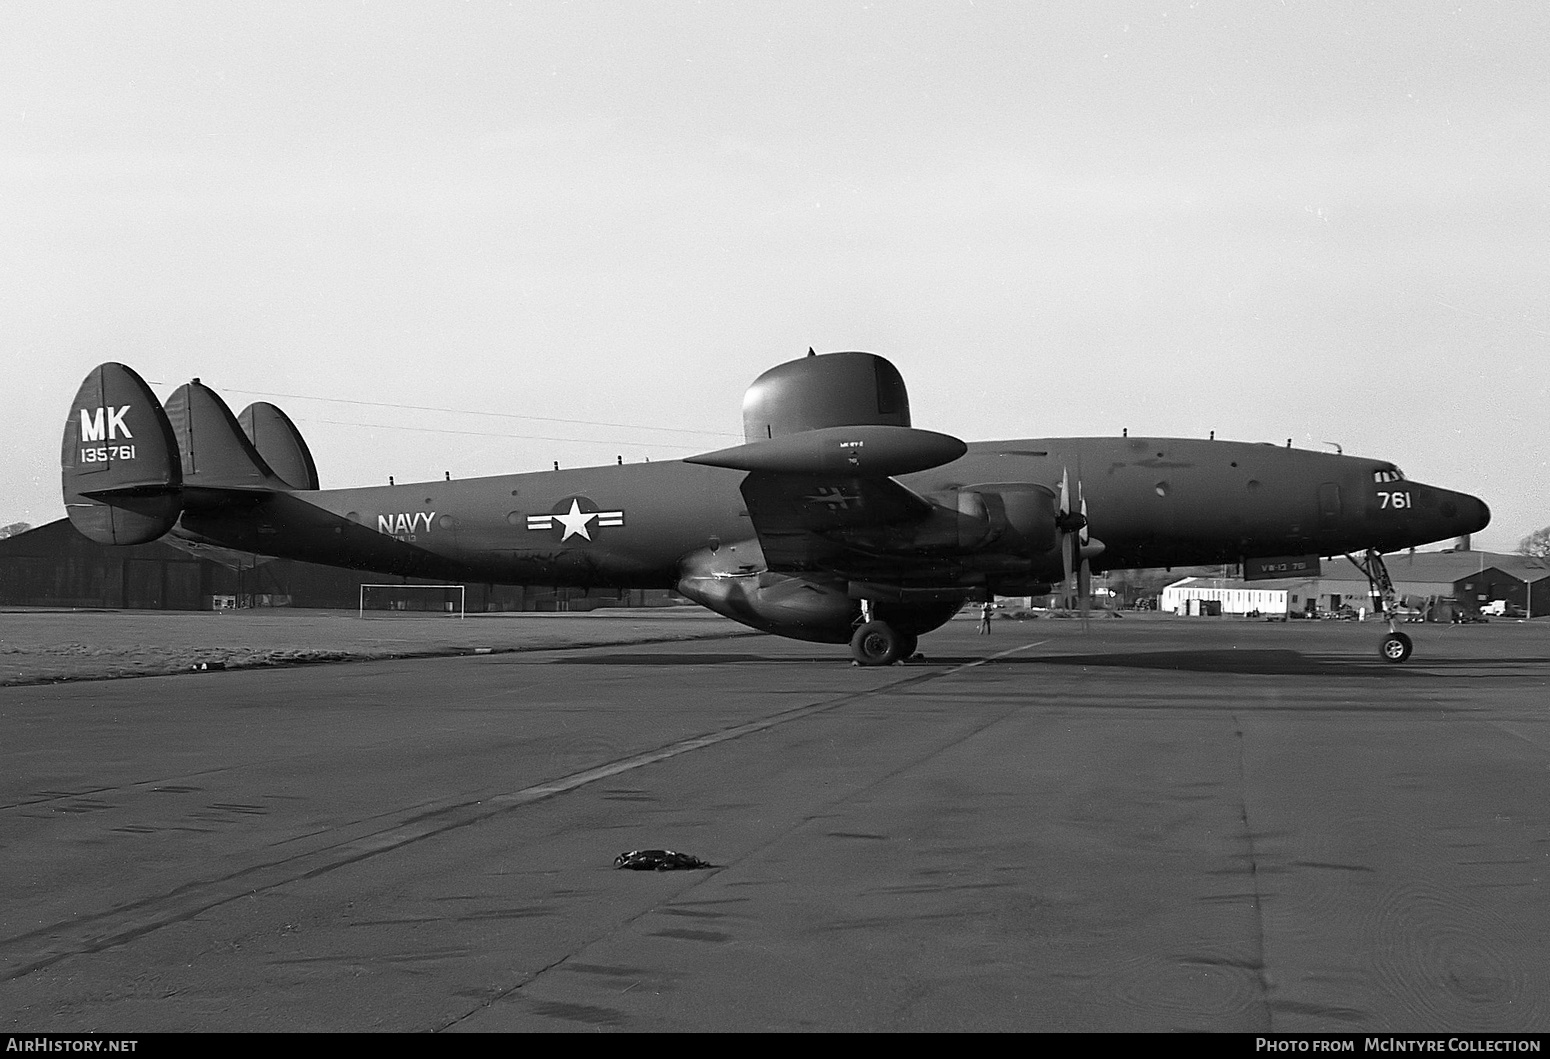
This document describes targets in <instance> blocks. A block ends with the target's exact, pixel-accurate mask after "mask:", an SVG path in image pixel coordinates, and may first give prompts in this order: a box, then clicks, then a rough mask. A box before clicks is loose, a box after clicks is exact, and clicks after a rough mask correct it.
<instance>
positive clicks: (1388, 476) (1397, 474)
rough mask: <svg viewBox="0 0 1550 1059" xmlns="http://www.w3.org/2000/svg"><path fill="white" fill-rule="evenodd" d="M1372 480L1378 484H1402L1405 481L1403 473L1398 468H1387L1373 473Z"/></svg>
mask: <svg viewBox="0 0 1550 1059" xmlns="http://www.w3.org/2000/svg"><path fill="white" fill-rule="evenodd" d="M1372 480H1373V481H1375V482H1379V483H1382V482H1403V481H1404V480H1405V472H1404V471H1402V470H1400V469H1399V468H1398V467H1387V468H1384V469H1383V470H1381V471H1373V472H1372Z"/></svg>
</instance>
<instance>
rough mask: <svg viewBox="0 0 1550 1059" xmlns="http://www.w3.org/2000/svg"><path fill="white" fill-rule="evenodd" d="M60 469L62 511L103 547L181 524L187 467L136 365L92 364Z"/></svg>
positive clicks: (73, 411)
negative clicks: (182, 465) (184, 477)
mask: <svg viewBox="0 0 1550 1059" xmlns="http://www.w3.org/2000/svg"><path fill="white" fill-rule="evenodd" d="M60 470H61V478H62V486H63V490H64V499H65V512H66V514H68V515H69V516H70V521H71V523H73V524H74V525H75V528H76V529H78V530H80V531H81V533H82V534H83V535H85V536H86V537H88V538H90V539H91V540H94V541H96V542H97V543H99V544H144V543H146V542H147V541H153V540H156V539H157V538H158V537H160V536H161V535H162V534H164V533H166V532H167V531H168V530H170V529H171V528H172V527H173V526H174V525H175V524H176V523H177V521H178V515H179V514H180V513H181V512H182V509H183V498H182V493H181V485H182V469H181V466H180V464H179V460H178V443H177V439H176V437H175V436H174V434H173V430H172V425H171V423H170V422H169V421H168V419H167V414H166V412H165V411H164V410H163V409H162V406H161V403H160V402H159V401H157V400H156V395H155V394H154V393H152V392H151V388H150V387H149V386H147V385H146V383H145V380H144V379H142V378H140V376H139V375H138V374H136V373H135V371H134V369H132V368H129V367H126V366H125V365H123V364H115V363H111V362H110V363H107V364H100V365H98V366H97V367H95V368H93V369H92V371H91V374H89V375H87V376H86V381H85V382H83V383H81V388H80V389H79V390H78V391H76V395H75V400H74V401H72V402H71V404H70V416H69V418H68V419H66V420H65V436H64V444H63V447H62V449H61V452H60Z"/></svg>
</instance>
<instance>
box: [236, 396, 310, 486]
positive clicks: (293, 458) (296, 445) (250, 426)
mask: <svg viewBox="0 0 1550 1059" xmlns="http://www.w3.org/2000/svg"><path fill="white" fill-rule="evenodd" d="M237 422H238V423H239V424H240V425H241V426H242V432H243V433H244V434H246V435H247V438H248V440H249V441H250V442H252V443H253V448H254V449H256V450H257V451H258V454H259V456H261V457H263V460H264V462H265V463H267V464H268V465H269V469H270V470H272V471H273V472H274V473H275V476H276V477H278V478H279V479H280V480H281V481H282V482H284V483H285V484H286V485H289V486H290V487H291V488H293V489H316V488H318V467H317V464H316V463H313V462H312V451H311V450H310V449H308V448H307V443H306V441H304V440H303V439H302V436H301V431H299V430H297V429H296V424H295V423H293V422H291V417H290V416H288V415H286V414H285V413H284V412H282V411H280V409H278V408H276V407H275V406H274V405H272V404H270V403H269V402H268V401H257V402H255V403H253V404H250V405H248V406H247V407H246V408H244V409H243V410H242V412H241V414H240V415H238V416H237Z"/></svg>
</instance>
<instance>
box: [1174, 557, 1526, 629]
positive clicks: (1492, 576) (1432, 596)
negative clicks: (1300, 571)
mask: <svg viewBox="0 0 1550 1059" xmlns="http://www.w3.org/2000/svg"><path fill="white" fill-rule="evenodd" d="M1386 564H1387V566H1388V570H1389V576H1390V577H1391V578H1393V579H1394V588H1395V590H1396V591H1397V592H1398V593H1399V595H1400V597H1401V599H1402V600H1403V602H1404V604H1405V605H1406V606H1407V607H1408V608H1410V609H1413V610H1415V611H1417V612H1420V613H1423V614H1426V613H1429V614H1430V616H1432V617H1433V618H1435V619H1439V620H1447V617H1448V615H1449V613H1450V612H1451V610H1452V609H1454V608H1457V609H1461V610H1464V611H1466V612H1469V613H1479V612H1480V611H1481V610H1490V611H1494V612H1496V613H1502V614H1518V615H1532V616H1536V617H1537V616H1543V615H1547V614H1550V562H1547V561H1546V560H1544V559H1534V558H1530V557H1528V556H1523V555H1503V554H1500V553H1492V552H1473V551H1443V552H1416V553H1414V554H1403V555H1391V556H1388V557H1387V558H1386ZM1191 601H1195V602H1193V603H1192V602H1191ZM1207 603H1208V604H1210V606H1204V604H1207ZM1346 608H1349V609H1350V610H1353V611H1355V610H1358V609H1361V608H1365V609H1366V610H1367V612H1368V613H1372V612H1373V610H1374V607H1373V601H1372V597H1371V596H1370V594H1369V591H1368V586H1367V578H1366V577H1365V576H1363V574H1362V572H1361V571H1360V570H1358V569H1357V568H1356V566H1355V564H1353V563H1351V562H1350V561H1349V560H1347V559H1345V558H1339V559H1333V560H1329V561H1327V562H1326V563H1325V564H1324V569H1323V571H1322V573H1320V574H1319V576H1317V577H1303V578H1287V579H1283V580H1272V581H1243V580H1240V579H1236V578H1209V577H1187V578H1184V579H1182V580H1180V581H1176V582H1174V583H1173V584H1171V585H1169V586H1168V587H1167V588H1165V589H1163V592H1162V597H1161V599H1160V601H1159V603H1158V609H1159V610H1162V611H1168V612H1172V613H1174V614H1201V613H1211V612H1215V613H1220V614H1251V613H1258V614H1263V615H1276V614H1286V613H1290V612H1295V613H1299V614H1303V615H1306V616H1318V615H1323V614H1334V613H1339V612H1340V611H1341V610H1343V609H1346Z"/></svg>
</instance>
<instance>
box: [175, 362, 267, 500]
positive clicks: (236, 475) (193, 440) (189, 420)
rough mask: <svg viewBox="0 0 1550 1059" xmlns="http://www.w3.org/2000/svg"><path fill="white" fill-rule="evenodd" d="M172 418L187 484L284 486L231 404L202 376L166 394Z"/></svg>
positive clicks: (218, 487) (195, 486)
mask: <svg viewBox="0 0 1550 1059" xmlns="http://www.w3.org/2000/svg"><path fill="white" fill-rule="evenodd" d="M167 418H168V419H169V420H170V421H171V422H172V432H173V434H175V435H176V436H177V439H178V449H179V450H180V451H181V453H182V456H183V464H182V468H183V485H184V486H185V487H186V488H197V487H207V488H214V489H243V488H251V489H285V488H287V486H286V484H285V483H284V482H282V481H280V480H279V479H278V478H277V477H275V474H274V471H272V470H271V469H270V467H269V464H267V463H266V462H264V458H263V457H262V456H260V455H259V454H258V450H257V449H255V448H254V447H253V443H252V442H251V441H249V440H248V437H247V435H246V434H244V433H243V432H242V428H241V427H240V426H238V425H237V417H236V416H234V415H232V414H231V409H230V408H228V407H226V402H225V401H223V400H221V399H220V397H219V396H218V395H217V394H216V392H215V391H214V390H212V389H210V387H208V386H206V385H204V384H203V383H201V382H200V381H199V380H198V379H195V380H193V381H192V382H188V383H184V384H183V385H182V386H179V387H178V388H177V389H176V390H174V391H173V393H172V396H171V397H169V398H167Z"/></svg>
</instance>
